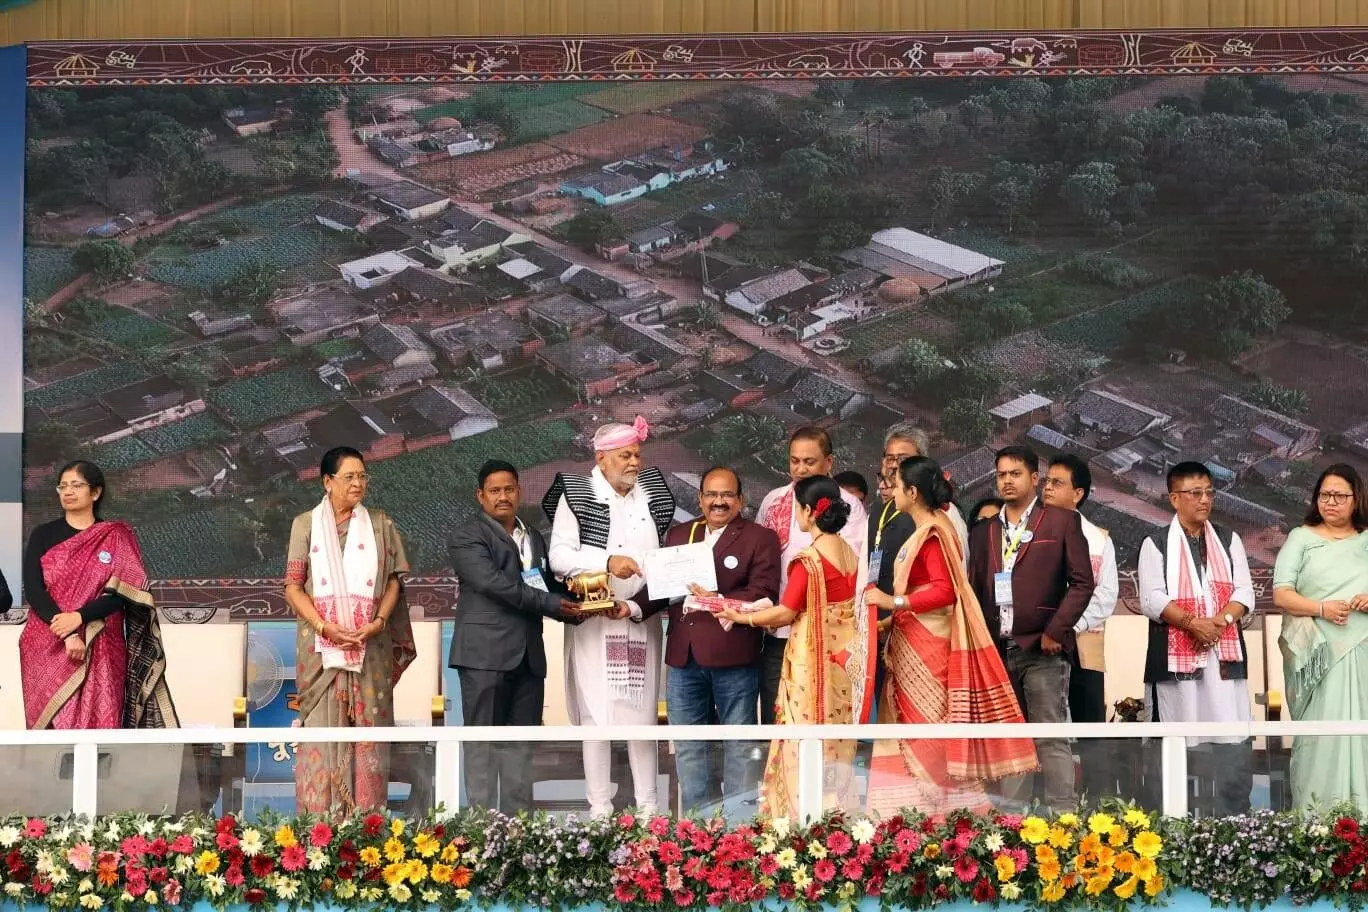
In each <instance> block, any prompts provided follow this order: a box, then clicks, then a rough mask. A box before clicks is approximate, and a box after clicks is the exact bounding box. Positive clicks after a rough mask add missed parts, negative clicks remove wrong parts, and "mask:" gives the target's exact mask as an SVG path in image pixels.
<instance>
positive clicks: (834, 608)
mask: <svg viewBox="0 0 1368 912" xmlns="http://www.w3.org/2000/svg"><path fill="white" fill-rule="evenodd" d="M793 509H794V518H795V520H796V521H797V523H798V528H799V529H800V530H802V531H803V532H811V533H813V539H812V544H811V545H809V546H808V547H807V548H804V549H803V550H802V551H800V552H799V553H798V556H797V557H796V558H794V559H793V562H792V563H791V564H790V565H789V577H788V585H787V587H786V588H785V590H784V594H783V597H782V598H781V599H780V602H779V604H778V605H776V606H774V607H772V608H765V609H762V610H760V611H755V612H744V611H737V610H735V609H730V608H728V609H725V610H724V611H723V612H722V615H723V616H724V617H727V618H729V619H730V620H731V621H733V622H734V623H737V624H753V625H755V626H757V627H784V626H787V625H789V624H792V625H793V630H792V632H791V633H790V634H789V639H788V645H787V646H786V647H785V649H784V664H783V671H782V673H781V675H780V678H779V696H778V699H777V700H776V706H775V721H776V722H777V723H778V724H781V725H782V724H788V725H822V724H828V725H843V724H844V725H848V724H851V723H854V722H858V721H860V719H862V718H863V717H864V716H865V715H866V714H867V713H868V711H869V704H870V702H871V701H872V700H873V697H874V668H875V665H874V663H875V660H876V658H877V649H878V647H877V642H876V639H875V623H876V619H875V617H874V610H873V608H862V607H860V606H857V604H856V599H855V572H856V565H857V563H858V562H859V557H858V556H857V555H856V554H855V552H854V551H852V550H851V548H850V546H849V545H847V544H846V543H845V541H844V540H842V538H841V537H840V535H839V534H838V533H839V532H840V531H841V528H842V527H843V526H845V523H846V519H847V518H848V517H849V516H850V506H849V505H848V504H847V503H846V502H845V501H844V500H843V499H842V498H841V489H840V487H838V486H837V484H836V482H835V481H833V480H831V479H830V478H828V477H827V476H825V475H814V476H812V477H810V478H804V479H802V480H801V481H799V482H798V483H797V484H796V485H794V489H793ZM822 760H823V768H822V782H823V805H824V806H825V807H828V808H844V809H847V810H853V809H854V807H855V799H856V795H855V789H854V784H855V779H854V763H855V742H854V741H836V740H829V741H825V742H824V743H823V745H822ZM762 810H763V812H764V813H766V814H768V815H770V816H772V817H781V816H788V817H793V816H796V815H797V813H798V742H796V741H775V742H773V743H772V744H770V752H769V762H768V763H767V764H766V765H765V784H764V793H763V801H762Z"/></svg>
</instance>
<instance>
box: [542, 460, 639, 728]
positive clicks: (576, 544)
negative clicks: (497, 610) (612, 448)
mask: <svg viewBox="0 0 1368 912" xmlns="http://www.w3.org/2000/svg"><path fill="white" fill-rule="evenodd" d="M590 477H591V478H592V480H593V483H594V494H595V496H596V497H597V498H598V500H599V501H600V502H602V503H606V504H607V505H608V515H609V525H608V547H607V548H606V549H604V548H594V547H590V546H589V545H582V544H580V530H579V521H578V520H576V519H575V514H574V513H573V512H571V510H570V505H569V504H568V503H567V502H566V500H565V497H564V496H562V497H561V501H560V506H559V507H558V508H557V509H556V518H555V520H554V521H553V522H552V524H551V541H550V542H549V544H548V545H547V552H548V553H547V560H548V562H549V563H550V566H551V572H552V573H554V574H555V575H556V576H557V577H559V578H561V579H564V578H565V577H567V576H574V575H575V574H576V573H582V572H584V571H598V570H603V569H604V568H605V567H607V565H608V558H609V557H611V556H612V555H615V554H621V555H625V556H627V557H630V558H632V559H633V560H635V561H636V562H637V563H638V564H644V563H645V558H646V552H648V551H654V550H655V549H656V548H658V547H660V537H659V536H658V535H657V534H656V528H655V521H654V520H653V519H652V518H651V512H650V509H649V505H648V500H647V496H646V492H645V491H643V490H642V488H641V486H640V485H637V486H636V487H635V488H633V489H632V490H631V491H629V492H628V493H627V495H626V496H623V495H621V494H619V493H618V492H617V491H615V490H613V486H612V485H610V484H609V483H608V479H606V478H604V477H603V473H602V472H601V471H599V470H598V469H597V468H595V469H594V471H593V472H592V473H591V475H590ZM612 586H613V595H614V596H615V597H616V598H619V599H622V600H624V601H625V600H628V599H631V598H632V597H633V596H635V595H636V594H637V593H638V592H640V591H641V589H642V588H643V587H644V586H645V581H644V580H643V579H642V578H641V577H639V576H638V577H633V578H631V579H627V580H620V579H616V578H614V579H613V580H612ZM632 611H633V613H634V614H638V613H639V608H638V607H637V605H636V603H635V602H633V603H632ZM635 623H637V622H636V621H634V620H624V621H611V620H608V619H607V618H601V617H596V618H590V619H589V620H586V621H585V622H584V623H582V624H579V625H574V624H567V625H565V694H566V701H565V703H566V710H567V711H568V713H569V716H570V722H571V724H573V725H654V724H655V723H656V721H657V713H658V709H657V705H656V704H657V700H658V699H659V694H660V665H661V640H662V633H661V626H660V616H659V615H656V616H655V617H652V618H649V619H648V620H645V621H642V622H641V626H642V627H643V628H645V631H646V695H645V697H644V699H643V700H642V705H640V706H635V705H633V704H632V703H630V702H627V701H625V700H622V699H619V698H616V697H615V696H614V695H612V694H610V693H609V689H608V685H607V680H606V676H605V674H604V669H603V642H604V636H605V635H606V634H607V632H608V631H609V630H610V629H611V625H615V624H635Z"/></svg>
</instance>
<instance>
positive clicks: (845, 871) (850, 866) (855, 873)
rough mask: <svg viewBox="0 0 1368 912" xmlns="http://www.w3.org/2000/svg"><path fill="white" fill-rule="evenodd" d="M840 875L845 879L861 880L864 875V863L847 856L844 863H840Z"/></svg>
mask: <svg viewBox="0 0 1368 912" xmlns="http://www.w3.org/2000/svg"><path fill="white" fill-rule="evenodd" d="M841 876H842V877H844V878H845V879H846V880H855V881H858V880H861V879H862V878H863V877H864V865H862V864H860V863H859V862H858V861H856V860H855V859H853V858H847V859H846V861H845V864H843V865H841Z"/></svg>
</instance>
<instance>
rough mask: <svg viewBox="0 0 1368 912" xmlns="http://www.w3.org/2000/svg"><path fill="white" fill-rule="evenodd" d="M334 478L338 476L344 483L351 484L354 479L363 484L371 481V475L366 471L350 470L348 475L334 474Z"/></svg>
mask: <svg viewBox="0 0 1368 912" xmlns="http://www.w3.org/2000/svg"><path fill="white" fill-rule="evenodd" d="M333 478H336V479H337V480H338V481H340V482H342V483H343V484H351V483H352V482H353V481H359V482H361V484H365V483H366V482H368V481H370V476H369V475H367V474H366V473H365V472H348V473H347V474H346V475H334V476H333Z"/></svg>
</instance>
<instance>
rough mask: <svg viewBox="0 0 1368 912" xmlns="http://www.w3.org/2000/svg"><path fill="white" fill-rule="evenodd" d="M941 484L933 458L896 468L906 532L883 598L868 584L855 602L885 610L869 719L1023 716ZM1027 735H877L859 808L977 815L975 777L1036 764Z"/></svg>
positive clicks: (980, 800)
mask: <svg viewBox="0 0 1368 912" xmlns="http://www.w3.org/2000/svg"><path fill="white" fill-rule="evenodd" d="M950 493H951V492H950V483H949V482H948V481H946V480H945V475H944V472H943V471H942V470H941V467H940V466H939V465H937V464H936V463H935V462H934V461H933V460H930V459H927V458H925V457H922V456H914V457H912V458H910V459H906V460H903V462H902V464H901V465H900V466H899V467H898V476H897V479H896V481H895V484H894V498H895V502H896V503H897V507H898V509H899V510H901V511H903V512H904V513H906V514H907V515H909V516H910V517H912V521H913V523H915V525H916V531H915V532H914V533H913V534H912V537H911V538H910V539H908V541H907V543H906V544H905V545H904V546H903V547H902V549H901V550H900V551H899V552H898V556H897V563H896V564H895V565H894V575H893V578H894V580H895V581H896V586H895V591H894V592H893V593H892V594H889V593H885V592H880V591H879V590H877V589H872V588H871V589H870V590H868V591H867V592H866V594H865V601H866V602H867V603H869V604H871V605H873V606H874V607H876V608H878V609H882V610H887V611H891V612H892V615H893V629H892V631H891V633H890V635H889V639H888V649H887V652H886V653H885V661H886V662H887V670H888V674H887V678H886V681H885V684H884V691H883V694H882V695H881V699H880V700H879V721H880V722H900V723H944V722H1023V721H1025V720H1024V718H1023V716H1022V713H1021V707H1020V706H1019V705H1018V703H1017V699H1016V694H1015V692H1014V691H1013V690H1012V684H1011V681H1010V679H1009V678H1008V677H1007V670H1006V668H1004V667H1003V664H1002V659H1001V657H1000V656H999V655H998V651H997V647H996V645H994V643H993V641H992V637H991V636H990V635H989V633H988V628H987V626H986V625H985V624H984V622H983V612H982V610H981V609H980V608H979V604H978V600H977V599H975V598H974V592H973V589H971V588H970V586H969V580H968V578H967V577H966V575H965V572H964V561H963V557H962V555H961V553H960V537H959V535H958V534H957V533H956V532H955V528H954V526H952V525H951V524H950V521H949V520H948V519H947V518H946V516H945V512H944V511H943V510H942V509H941V507H942V506H943V505H944V504H946V503H948V502H949V501H950ZM1036 765H1037V764H1036V754H1035V747H1034V745H1033V744H1032V742H1031V741H1030V739H1028V738H1002V739H994V740H983V739H969V738H962V739H954V740H950V741H933V740H929V739H910V740H905V741H879V742H876V744H875V746H874V761H873V764H872V767H871V770H870V787H869V807H870V810H871V811H872V812H875V813H881V814H892V813H896V812H898V811H901V810H903V809H905V808H906V809H914V810H917V811H921V812H922V813H927V814H935V813H945V812H946V811H950V810H954V809H957V808H965V809H968V810H973V811H979V812H985V811H987V810H989V808H990V803H989V801H988V796H987V793H986V790H985V788H984V782H986V781H987V780H990V779H1001V778H1003V777H1005V776H1014V775H1017V774H1021V773H1025V772H1028V771H1030V770H1033V769H1035V768H1036Z"/></svg>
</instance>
